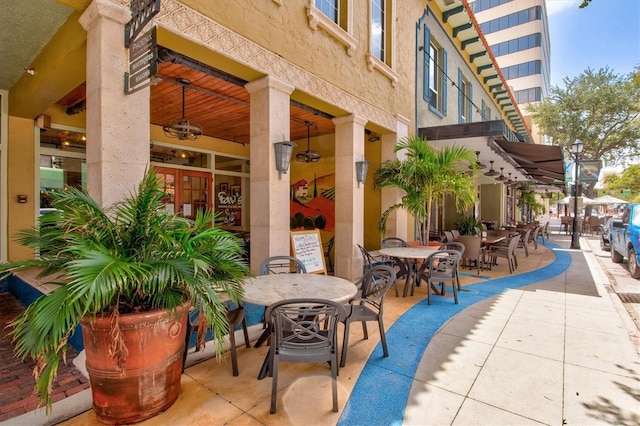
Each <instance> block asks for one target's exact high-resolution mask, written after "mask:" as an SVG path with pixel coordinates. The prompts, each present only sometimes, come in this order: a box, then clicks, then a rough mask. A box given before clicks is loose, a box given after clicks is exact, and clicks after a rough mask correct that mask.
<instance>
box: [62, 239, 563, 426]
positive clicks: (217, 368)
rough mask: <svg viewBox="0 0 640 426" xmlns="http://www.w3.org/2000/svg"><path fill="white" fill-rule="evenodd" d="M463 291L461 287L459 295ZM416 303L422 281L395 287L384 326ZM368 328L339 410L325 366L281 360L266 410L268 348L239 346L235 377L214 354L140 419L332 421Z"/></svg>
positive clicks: (89, 416) (355, 335)
mask: <svg viewBox="0 0 640 426" xmlns="http://www.w3.org/2000/svg"><path fill="white" fill-rule="evenodd" d="M521 257H522V259H519V261H520V268H519V270H518V271H519V272H520V271H525V270H531V269H536V268H538V267H540V266H543V265H545V264H547V263H549V262H551V261H552V259H553V255H552V254H551V252H550V251H549V250H547V249H545V248H544V247H542V246H540V248H539V249H538V250H537V251H535V250H532V253H530V256H529V257H528V258H524V255H522V256H521ZM500 263H501V264H500V265H498V266H497V267H495V268H494V269H493V270H491V271H486V270H485V271H481V274H480V276H478V275H477V274H476V270H475V269H472V270H463V271H462V276H461V280H462V284H463V286H465V285H468V284H472V283H478V282H486V281H487V280H488V279H489V278H496V277H500V276H505V275H509V272H508V268H507V266H506V264H505V263H504V262H500ZM401 290H402V288H401ZM466 294H467V292H465V291H464V288H463V291H462V292H461V293H460V298H461V299H463V298H464V297H465V296H466ZM432 299H433V300H434V303H435V300H436V299H444V301H445V302H446V304H451V305H453V298H452V295H451V294H450V293H449V294H447V295H446V296H444V297H443V296H432ZM416 303H422V304H425V305H426V292H425V286H424V285H423V286H421V287H419V288H417V289H416V294H415V295H414V296H413V297H411V296H410V297H407V298H402V297H400V298H397V297H395V295H394V294H393V291H390V292H389V293H388V296H387V297H386V300H385V310H384V313H385V314H384V319H385V326H386V327H387V328H389V327H390V326H391V325H393V324H394V323H395V322H396V321H397V320H398V318H399V317H400V316H401V315H403V314H404V313H405V312H406V311H407V310H409V309H410V308H411V307H412V306H414V305H415V304H416ZM438 308H440V307H439V306H435V305H434V306H430V307H429V309H434V310H436V309H438ZM368 330H369V339H368V340H363V336H362V329H361V327H359V326H357V325H356V326H354V327H352V331H351V336H350V348H349V353H348V361H347V364H346V366H345V367H344V368H342V369H340V375H339V377H338V399H339V404H340V410H339V412H338V413H333V412H332V411H331V387H330V384H331V382H330V372H329V369H328V367H327V366H326V365H323V364H316V365H314V364H311V365H306V364H283V366H282V367H281V370H280V376H279V379H278V383H279V392H278V411H277V413H276V414H275V415H271V414H269V406H270V396H271V379H269V378H267V379H264V380H257V379H256V377H257V374H258V370H259V368H260V365H261V363H262V360H263V359H264V356H265V355H266V353H267V350H268V348H267V347H261V348H253V347H252V348H250V349H247V348H244V347H239V348H238V357H239V367H240V376H239V377H233V376H232V375H231V367H230V365H229V362H224V361H223V362H222V363H219V362H217V360H216V359H209V360H206V361H204V362H201V363H199V364H196V365H194V366H192V367H189V368H187V370H186V371H185V374H184V375H183V379H182V392H181V394H180V396H179V398H178V401H177V402H176V403H175V404H174V406H172V407H171V408H170V409H169V410H167V411H166V412H165V413H162V414H161V415H159V416H157V417H155V418H153V419H150V420H147V421H145V422H143V423H141V424H144V425H165V424H175V425H192V424H202V425H205V424H206V425H209V424H220V425H221V424H230V425H239V424H243V425H244V424H249V425H251V424H255V425H259V424H264V425H268V424H272V425H287V424H291V425H299V424H309V425H323V424H327V425H335V424H337V423H338V421H339V419H340V417H341V416H342V414H343V411H344V407H345V403H346V402H347V398H348V397H349V395H350V394H351V392H352V390H353V389H354V386H355V384H356V381H357V379H358V377H359V376H360V373H361V372H362V369H363V367H364V365H365V363H366V362H367V360H368V359H369V357H370V356H371V353H372V351H373V350H374V347H375V346H376V345H377V344H378V343H379V334H378V332H377V327H375V324H370V325H369V327H368ZM240 340H241V339H240ZM395 345H407V346H410V345H412V342H411V341H410V339H408V340H407V341H405V342H390V352H391V355H390V357H389V358H388V359H389V360H393V361H392V362H396V363H398V364H399V365H401V364H402V360H401V359H400V360H399V359H396V357H394V351H395V352H396V353H397V352H399V351H397V350H396V349H395ZM209 349H210V348H209ZM379 352H380V355H377V356H381V350H379ZM420 355H421V354H420ZM374 356H376V354H374ZM62 424H63V425H95V424H99V422H98V421H97V419H96V417H95V415H94V414H93V413H92V412H91V411H88V412H86V413H84V414H81V415H79V416H77V417H75V418H73V419H70V420H69V421H67V422H64V423H62Z"/></svg>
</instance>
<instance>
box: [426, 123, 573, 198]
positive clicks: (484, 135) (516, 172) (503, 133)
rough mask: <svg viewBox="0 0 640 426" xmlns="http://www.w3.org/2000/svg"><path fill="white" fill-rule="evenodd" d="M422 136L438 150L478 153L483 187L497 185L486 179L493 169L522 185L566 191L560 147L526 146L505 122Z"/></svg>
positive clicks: (462, 126)
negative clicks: (454, 147) (456, 148)
mask: <svg viewBox="0 0 640 426" xmlns="http://www.w3.org/2000/svg"><path fill="white" fill-rule="evenodd" d="M418 134H419V135H420V136H422V137H425V138H426V139H427V140H428V141H429V143H430V144H432V145H433V146H435V147H437V148H441V147H443V146H452V145H461V146H465V147H467V148H470V149H473V150H475V151H476V152H477V153H478V160H479V161H480V162H481V163H482V164H483V165H484V167H485V169H483V170H481V171H480V173H478V182H479V183H480V184H484V183H490V182H494V181H495V179H494V178H493V177H491V178H489V177H486V176H485V175H484V173H483V172H486V171H487V170H488V169H489V167H493V169H494V170H495V171H498V172H500V173H503V174H504V176H511V177H513V178H515V179H517V181H518V182H530V183H532V184H534V185H537V186H541V187H548V186H554V187H556V188H562V187H564V185H565V182H564V158H563V156H562V149H561V148H560V147H559V146H552V145H540V144H533V143H526V142H524V141H523V139H522V137H521V136H520V135H519V134H517V133H514V132H513V131H511V130H510V129H509V127H508V126H507V125H506V124H505V122H504V121H502V120H492V121H479V122H475V123H462V124H448V125H444V126H433V127H423V128H420V129H418Z"/></svg>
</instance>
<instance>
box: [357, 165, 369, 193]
mask: <svg viewBox="0 0 640 426" xmlns="http://www.w3.org/2000/svg"><path fill="white" fill-rule="evenodd" d="M370 163H371V162H370V161H369V160H362V161H356V180H357V181H358V188H360V184H361V183H364V181H365V180H366V179H367V169H368V168H369V164H370Z"/></svg>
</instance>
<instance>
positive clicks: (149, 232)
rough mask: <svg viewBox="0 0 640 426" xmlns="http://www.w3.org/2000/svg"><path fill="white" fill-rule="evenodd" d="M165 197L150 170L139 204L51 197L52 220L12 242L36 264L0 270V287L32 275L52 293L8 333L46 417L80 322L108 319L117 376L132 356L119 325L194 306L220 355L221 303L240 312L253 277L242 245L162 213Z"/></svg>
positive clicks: (208, 218)
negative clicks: (29, 362) (29, 361)
mask: <svg viewBox="0 0 640 426" xmlns="http://www.w3.org/2000/svg"><path fill="white" fill-rule="evenodd" d="M164 197H165V194H164V192H162V191H161V188H160V184H159V179H158V177H157V176H156V174H155V173H154V172H153V171H151V170H148V171H147V172H146V174H145V176H144V178H143V180H142V182H141V183H140V185H139V187H138V191H137V193H136V194H134V195H131V196H130V197H129V198H127V199H125V200H124V201H122V202H120V203H118V204H115V205H114V206H112V207H110V208H107V209H105V208H102V207H101V206H100V205H99V204H98V203H97V202H96V201H95V200H93V199H92V198H91V197H89V195H88V194H87V193H86V192H84V191H81V190H78V189H74V188H68V189H67V190H65V191H60V192H56V193H55V194H54V195H53V200H54V207H55V208H56V211H53V212H50V213H46V214H45V215H43V216H41V218H40V222H39V226H36V227H32V228H27V229H23V230H21V231H20V233H19V234H18V241H19V242H20V243H22V244H23V245H24V246H26V247H30V248H33V249H34V250H37V251H38V252H39V257H37V258H35V259H30V260H18V261H15V262H11V263H7V264H3V265H0V279H2V278H5V277H7V276H8V275H10V274H11V273H14V272H18V271H22V270H29V269H33V268H37V269H39V270H40V271H41V272H40V276H43V277H47V278H48V279H49V280H50V281H49V283H52V284H56V285H57V288H56V289H55V290H54V291H53V292H51V293H50V294H49V295H46V296H41V297H39V298H38V299H37V300H36V301H35V302H33V303H32V304H31V305H29V306H28V307H27V309H26V310H25V311H24V312H23V313H22V314H21V315H19V316H18V317H16V318H15V319H14V320H13V321H12V322H11V325H12V326H13V327H14V328H13V330H12V331H11V332H10V333H11V334H12V335H13V339H14V341H15V342H16V345H17V346H16V353H17V355H18V356H19V357H20V358H22V359H25V358H26V357H28V356H30V357H32V358H33V359H35V360H37V364H36V367H35V369H34V375H35V376H36V379H37V385H36V387H37V389H38V391H39V393H40V398H41V400H42V401H44V402H46V403H47V407H48V408H50V407H51V402H52V400H51V390H52V387H51V386H52V382H53V378H54V377H55V374H56V371H57V369H58V365H59V363H60V361H61V360H63V359H64V356H65V351H66V349H67V345H68V339H69V337H70V336H71V335H72V334H73V333H74V330H75V328H76V326H77V325H78V324H79V323H80V321H81V320H82V318H85V317H86V318H90V319H93V318H96V317H100V316H110V317H111V318H112V324H113V336H114V337H113V345H112V349H113V354H112V356H113V357H114V359H116V360H117V361H118V365H119V366H120V365H125V363H126V357H127V353H128V351H127V348H126V347H125V346H124V343H123V340H122V339H121V338H118V337H117V336H119V335H120V333H119V330H120V326H119V318H121V316H123V315H126V314H129V313H136V312H147V311H152V310H160V309H162V310H167V311H170V312H175V311H176V310H177V309H178V307H180V306H181V305H183V304H185V303H190V304H191V305H192V306H195V307H196V308H198V309H199V310H200V313H201V314H202V317H201V319H202V321H205V320H206V323H207V324H208V325H209V327H211V328H212V329H213V330H214V335H215V338H216V341H217V343H218V344H217V347H216V349H217V352H218V353H220V352H221V350H222V343H223V342H224V335H225V334H226V333H227V332H228V331H229V330H227V320H226V305H225V303H224V302H223V300H222V298H221V296H220V294H222V293H224V294H226V296H228V298H229V299H231V300H232V301H233V302H234V303H236V304H238V303H239V301H240V300H241V298H242V296H243V294H244V293H243V289H242V280H243V278H244V277H246V276H248V275H250V273H251V272H250V270H249V268H248V266H247V265H246V263H245V262H244V261H243V259H242V254H243V252H242V248H241V246H240V245H239V240H238V239H237V238H236V237H235V236H233V235H232V234H230V233H228V232H226V231H223V230H220V229H218V228H215V227H213V226H212V224H213V223H214V219H215V216H214V215H213V213H212V212H210V211H207V212H198V214H197V215H196V218H195V219H194V220H190V219H187V218H182V217H178V216H176V215H173V214H171V213H168V212H167V210H166V206H165V203H164V202H163V199H164ZM201 324H203V323H201ZM109 383H111V382H109Z"/></svg>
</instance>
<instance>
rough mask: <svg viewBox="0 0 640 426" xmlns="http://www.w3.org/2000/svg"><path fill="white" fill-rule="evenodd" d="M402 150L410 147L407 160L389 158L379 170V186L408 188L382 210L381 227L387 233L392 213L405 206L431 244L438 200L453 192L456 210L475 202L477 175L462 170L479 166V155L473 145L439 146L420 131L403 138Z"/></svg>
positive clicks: (398, 146)
mask: <svg viewBox="0 0 640 426" xmlns="http://www.w3.org/2000/svg"><path fill="white" fill-rule="evenodd" d="M401 150H406V155H405V158H404V159H403V160H399V159H395V160H388V161H386V162H384V163H383V164H382V165H381V166H380V168H378V169H377V170H376V172H375V177H374V180H375V185H376V187H378V188H385V187H394V188H399V189H401V190H402V191H403V192H404V194H403V196H402V200H401V201H400V202H399V203H396V204H394V205H392V206H390V207H389V208H388V209H387V210H386V211H385V212H384V213H383V214H382V216H381V217H380V220H379V221H378V224H377V226H378V230H379V231H381V232H382V233H383V234H384V232H385V231H386V227H387V220H388V218H389V215H390V214H391V213H392V212H393V211H395V210H398V209H405V210H407V211H408V212H409V213H410V214H412V215H413V217H414V218H415V220H416V222H418V223H419V224H420V228H421V232H420V240H421V243H422V245H427V244H428V241H429V229H431V211H432V209H433V207H434V203H437V202H438V201H440V202H444V200H445V197H447V196H453V199H454V202H455V204H456V210H457V211H463V210H464V209H466V208H467V207H468V206H470V205H471V204H473V203H474V202H475V200H476V191H475V185H474V181H475V176H474V175H473V174H471V175H469V174H467V173H466V172H463V171H462V170H468V167H467V166H470V167H471V168H472V170H475V168H476V155H475V152H474V151H473V150H471V149H468V148H465V147H461V146H455V145H454V146H451V147H443V148H442V149H436V148H434V147H432V146H431V145H429V142H427V140H426V139H425V138H423V137H421V136H417V135H414V136H408V137H406V138H404V139H402V140H401V141H399V142H398V144H397V145H396V146H395V148H394V152H398V151H401Z"/></svg>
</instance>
